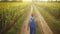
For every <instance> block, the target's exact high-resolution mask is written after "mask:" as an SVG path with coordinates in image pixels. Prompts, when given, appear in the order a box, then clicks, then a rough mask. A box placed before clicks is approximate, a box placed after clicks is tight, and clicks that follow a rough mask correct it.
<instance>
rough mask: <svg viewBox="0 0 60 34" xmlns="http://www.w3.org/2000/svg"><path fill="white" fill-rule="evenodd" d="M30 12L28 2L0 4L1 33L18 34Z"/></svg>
mask: <svg viewBox="0 0 60 34" xmlns="http://www.w3.org/2000/svg"><path fill="white" fill-rule="evenodd" d="M27 9H28V10H27ZM29 10H30V6H29V4H28V3H27V2H0V33H1V34H16V33H17V32H18V31H20V28H21V26H22V24H23V22H24V20H25V19H26V17H27V14H28V13H29Z"/></svg>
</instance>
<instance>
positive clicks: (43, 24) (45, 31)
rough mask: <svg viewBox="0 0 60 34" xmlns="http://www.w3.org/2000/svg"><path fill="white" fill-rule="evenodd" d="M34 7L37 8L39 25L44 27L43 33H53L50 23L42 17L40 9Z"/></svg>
mask: <svg viewBox="0 0 60 34" xmlns="http://www.w3.org/2000/svg"><path fill="white" fill-rule="evenodd" d="M34 9H35V12H36V14H37V18H38V19H39V20H40V25H39V26H40V27H41V29H42V34H53V32H52V31H51V29H50V28H49V26H48V24H47V23H46V21H45V20H44V18H43V17H42V15H41V14H40V12H39V11H38V9H37V7H36V6H34Z"/></svg>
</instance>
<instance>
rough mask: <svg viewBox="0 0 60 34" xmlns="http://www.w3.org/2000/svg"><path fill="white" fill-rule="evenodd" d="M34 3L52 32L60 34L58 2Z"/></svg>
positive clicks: (59, 8) (59, 4)
mask: <svg viewBox="0 0 60 34" xmlns="http://www.w3.org/2000/svg"><path fill="white" fill-rule="evenodd" d="M35 5H36V6H37V7H38V10H39V11H40V13H41V14H42V16H43V17H44V19H45V20H46V22H47V24H48V25H49V27H50V28H51V30H52V31H53V32H54V34H60V7H59V6H60V3H59V2H38V3H36V4H35Z"/></svg>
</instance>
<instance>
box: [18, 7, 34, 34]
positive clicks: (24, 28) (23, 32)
mask: <svg viewBox="0 0 60 34" xmlns="http://www.w3.org/2000/svg"><path fill="white" fill-rule="evenodd" d="M32 10H33V7H32V6H31V10H30V12H29V14H28V16H27V19H26V20H25V21H24V23H23V25H22V28H21V32H19V33H18V34H30V29H29V27H28V20H29V18H31V13H32Z"/></svg>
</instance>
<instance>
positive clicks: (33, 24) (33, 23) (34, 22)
mask: <svg viewBox="0 0 60 34" xmlns="http://www.w3.org/2000/svg"><path fill="white" fill-rule="evenodd" d="M30 27H36V20H35V18H33V17H32V18H31V19H30Z"/></svg>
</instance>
